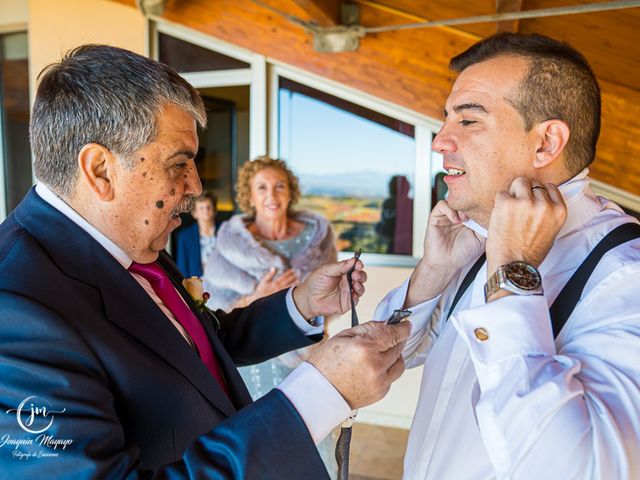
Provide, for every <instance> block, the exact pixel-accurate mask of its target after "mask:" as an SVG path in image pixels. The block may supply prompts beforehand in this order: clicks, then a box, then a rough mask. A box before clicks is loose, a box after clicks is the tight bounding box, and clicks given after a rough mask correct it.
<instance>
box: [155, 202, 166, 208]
mask: <svg viewBox="0 0 640 480" xmlns="http://www.w3.org/2000/svg"><path fill="white" fill-rule="evenodd" d="M156 207H158V208H163V207H164V202H163V201H162V200H158V201H157V202H156Z"/></svg>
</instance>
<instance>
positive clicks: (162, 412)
mask: <svg viewBox="0 0 640 480" xmlns="http://www.w3.org/2000/svg"><path fill="white" fill-rule="evenodd" d="M205 119H206V116H205V112H204V106H203V104H202V100H201V99H200V97H199V95H198V93H197V91H196V90H195V89H194V88H193V87H192V86H190V85H189V84H188V83H187V82H186V81H185V80H184V79H182V78H181V77H180V76H179V75H178V74H176V73H175V72H173V71H172V70H170V69H169V68H168V67H166V66H164V65H161V64H159V63H157V62H154V61H153V60H150V59H147V58H144V57H141V56H139V55H136V54H134V53H132V52H128V51H126V50H122V49H118V48H115V47H108V46H103V45H102V46H101V45H85V46H82V47H79V48H77V49H75V50H73V51H71V52H69V53H68V54H67V55H66V56H65V57H64V58H63V59H62V61H61V62H60V63H58V64H55V65H51V66H50V67H47V69H46V70H45V71H44V72H43V73H42V75H41V76H40V85H39V87H38V93H37V96H36V100H35V103H34V108H33V114H32V118H31V144H32V150H33V156H34V167H35V173H36V177H37V178H38V180H39V183H38V185H37V186H36V187H35V189H32V190H31V191H30V192H29V193H28V194H27V196H26V197H25V199H24V200H23V202H22V203H21V204H20V206H19V207H18V208H16V210H14V212H12V214H11V215H10V216H9V217H8V218H7V220H6V221H5V222H3V223H2V225H0V378H1V379H2V380H1V381H0V407H1V408H0V436H1V438H2V440H1V441H0V471H1V472H2V476H3V478H9V477H12V478H16V479H17V478H37V477H38V476H41V475H43V474H44V475H46V476H47V477H50V478H74V479H75V478H80V479H84V478H125V477H126V478H150V477H152V476H154V477H156V478H157V477H162V478H172V479H178V478H205V477H206V478H216V479H260V480H266V479H274V480H281V479H285V478H307V479H314V480H315V479H317V480H325V479H328V478H329V476H328V474H327V471H326V469H325V468H324V466H323V464H322V460H321V459H320V456H319V455H318V452H317V450H316V448H315V445H316V444H317V443H318V442H319V441H320V440H322V438H323V437H324V436H326V435H327V434H328V433H329V432H330V431H331V430H332V429H333V428H334V427H335V426H336V425H338V424H340V422H342V421H343V420H344V419H345V418H346V417H347V416H349V414H350V412H351V409H352V408H358V407H359V406H363V405H366V404H369V403H372V402H374V401H376V400H377V399H379V398H381V397H382V396H383V395H384V393H386V391H387V390H388V388H389V385H390V383H391V382H392V381H393V380H394V379H396V378H397V377H398V376H399V375H400V374H401V372H402V370H403V369H404V364H403V361H402V356H401V351H402V346H403V341H404V340H405V339H406V338H407V336H408V334H409V326H408V325H397V326H387V325H383V324H375V323H373V324H372V323H369V324H363V325H360V326H359V327H357V328H354V329H350V330H347V331H345V332H343V333H341V334H339V335H337V336H336V337H334V338H333V339H331V340H329V341H328V342H326V343H324V344H323V345H321V346H319V347H318V349H317V350H316V351H315V352H314V354H313V355H312V356H311V357H310V358H309V360H308V362H304V363H303V364H301V365H300V367H299V368H297V369H296V370H295V371H294V372H292V374H291V375H290V376H289V377H288V378H287V379H286V380H285V382H283V383H282V384H281V385H280V386H279V387H278V388H277V389H274V390H272V391H271V392H270V393H269V394H267V395H266V396H265V397H263V398H262V399H260V400H259V401H257V402H255V403H251V398H250V396H249V392H248V391H247V389H246V387H245V386H244V383H243V382H242V379H241V378H240V376H239V374H238V372H237V370H236V367H235V365H236V364H239V365H242V364H248V363H257V362H261V361H264V360H265V359H267V358H271V357H273V356H276V355H279V354H281V353H284V352H285V351H287V350H291V349H294V348H299V347H302V346H306V345H309V344H311V343H313V342H314V341H318V340H319V339H320V338H321V337H322V335H321V333H322V330H323V328H322V319H321V318H318V316H322V315H328V314H332V313H336V312H344V311H346V310H348V308H349V305H350V299H349V297H350V295H355V296H356V297H359V296H360V295H362V294H363V292H364V287H363V282H364V281H365V280H366V274H365V273H364V272H363V271H362V264H361V263H359V262H356V261H355V260H349V261H346V262H342V263H335V264H328V265H325V266H323V267H321V268H320V269H318V270H316V271H315V272H313V273H312V274H311V275H310V276H309V277H308V280H307V281H305V282H303V283H302V284H300V285H298V286H296V287H294V288H292V289H290V290H288V291H282V292H277V293H275V294H273V295H270V296H268V297H266V298H263V299H261V300H259V301H256V302H254V303H253V304H251V305H249V306H248V307H246V308H243V309H235V310H234V311H232V312H229V313H226V312H222V311H217V312H211V311H209V310H207V309H206V308H205V307H204V305H203V300H205V299H204V297H203V296H202V295H201V294H200V293H197V292H196V294H195V297H194V298H191V297H190V295H192V293H191V292H194V291H196V290H197V289H194V288H190V289H189V290H190V292H189V293H188V292H187V289H185V288H184V286H183V284H182V276H181V275H180V273H179V272H178V269H177V267H176V266H175V265H174V264H173V262H172V261H171V259H170V258H169V257H168V255H167V254H166V252H164V248H165V246H166V243H167V239H168V236H169V234H170V233H171V231H172V230H173V229H175V228H176V227H177V226H178V225H179V224H180V219H179V216H178V214H179V213H180V212H181V211H186V210H187V209H188V208H189V203H190V199H191V197H193V196H196V195H198V194H200V192H201V190H202V187H201V184H200V180H199V178H198V174H197V172H196V166H195V164H194V157H195V152H196V151H197V149H198V137H197V133H196V123H199V124H200V125H201V126H203V125H204V123H205ZM352 268H354V269H355V271H354V272H353V273H350V270H351V269H352ZM346 275H351V277H352V279H353V290H351V289H350V288H349V287H348V283H347V280H346ZM4 447H6V448H4Z"/></svg>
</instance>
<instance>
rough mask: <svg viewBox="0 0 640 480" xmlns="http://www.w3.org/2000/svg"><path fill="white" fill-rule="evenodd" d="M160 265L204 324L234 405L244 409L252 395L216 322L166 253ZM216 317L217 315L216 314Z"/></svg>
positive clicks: (163, 253) (161, 257)
mask: <svg viewBox="0 0 640 480" xmlns="http://www.w3.org/2000/svg"><path fill="white" fill-rule="evenodd" d="M158 261H159V263H160V265H161V266H162V267H163V268H164V269H165V271H166V272H167V275H169V278H170V279H171V281H172V282H173V284H174V286H175V287H176V289H177V290H178V293H180V295H181V296H182V298H183V299H184V300H185V302H186V303H187V305H189V308H190V309H191V311H193V312H194V313H195V315H196V316H197V317H198V319H199V320H200V322H201V323H202V325H203V327H204V329H205V331H206V333H207V336H208V337H209V341H210V343H211V345H212V348H213V351H214V353H215V355H216V358H217V359H218V363H219V364H220V368H221V369H222V373H223V375H224V378H225V380H226V381H227V387H228V389H229V393H230V394H231V396H232V398H233V400H234V403H235V404H236V406H237V407H238V408H242V407H244V406H246V405H248V404H249V403H251V401H252V400H251V395H250V394H249V391H248V390H247V387H246V385H245V384H244V381H243V380H242V377H240V374H239V373H238V369H237V368H236V366H235V364H234V363H233V360H232V359H231V357H230V356H229V354H228V353H227V350H226V349H225V348H224V346H223V345H222V342H221V341H220V338H219V337H218V333H217V328H218V326H217V325H215V323H214V322H215V321H214V322H212V319H211V318H210V317H208V316H207V314H205V313H203V312H201V311H200V310H199V309H198V307H197V305H196V304H195V302H194V301H193V299H192V298H191V295H189V293H188V292H187V290H186V289H185V288H184V286H183V285H182V280H183V276H182V274H181V273H180V271H179V270H178V269H177V268H176V267H175V265H174V263H173V261H172V260H171V258H170V257H169V255H168V254H167V253H165V252H162V253H161V254H160V258H159V259H158ZM214 315H215V314H214Z"/></svg>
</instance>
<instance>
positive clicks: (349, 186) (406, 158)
mask: <svg viewBox="0 0 640 480" xmlns="http://www.w3.org/2000/svg"><path fill="white" fill-rule="evenodd" d="M278 102H279V105H278V112H279V119H278V126H279V147H280V158H282V159H284V160H286V161H287V162H288V163H289V165H290V166H291V167H292V169H293V171H294V172H295V173H296V175H297V176H298V177H299V178H300V183H301V189H302V199H301V202H300V207H301V208H308V209H310V210H314V211H316V212H318V213H321V214H323V215H324V216H325V217H327V218H328V219H329V220H330V221H331V223H332V225H333V228H334V230H335V233H336V237H337V247H338V250H347V251H353V250H357V249H362V250H363V252H368V253H385V254H401V255H411V253H412V247H413V238H412V236H413V197H414V195H413V185H414V182H415V148H416V146H415V138H414V136H415V128H414V126H413V125H411V124H408V123H405V122H402V121H400V120H398V119H395V118H392V117H389V116H387V115H383V114H381V113H379V112H376V111H373V110H370V109H367V108H364V107H362V106H359V105H356V104H353V103H351V102H348V101H346V100H343V99H340V98H338V97H335V96H332V95H329V94H327V93H324V92H322V91H319V90H316V89H313V88H311V87H308V86H305V85H302V84H300V83H297V82H294V81H292V80H289V79H287V78H284V77H280V80H279V89H278Z"/></svg>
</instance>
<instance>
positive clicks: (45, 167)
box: [30, 45, 207, 198]
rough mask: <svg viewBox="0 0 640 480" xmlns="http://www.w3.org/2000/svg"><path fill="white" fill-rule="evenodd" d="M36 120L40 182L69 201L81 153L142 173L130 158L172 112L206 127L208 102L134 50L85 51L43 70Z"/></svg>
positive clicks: (90, 48) (81, 49) (34, 137)
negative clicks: (110, 156)
mask: <svg viewBox="0 0 640 480" xmlns="http://www.w3.org/2000/svg"><path fill="white" fill-rule="evenodd" d="M38 78H39V79H40V84H39V86H38V93H37V95H36V100H35V103H34V105H33V112H32V114H31V125H30V135H31V150H32V152H33V156H34V170H35V175H36V177H37V178H38V180H40V181H42V182H43V183H45V184H46V185H47V186H48V187H49V188H51V189H52V190H53V191H54V192H56V193H57V194H58V195H60V196H62V197H63V198H66V197H69V196H71V195H72V193H73V191H74V189H75V185H76V181H77V178H78V161H77V158H78V153H79V152H80V150H81V149H82V147H83V146H84V145H86V144H88V143H98V144H100V145H103V146H104V147H106V148H108V149H109V150H110V151H111V152H113V153H114V154H115V155H117V156H118V158H119V159H120V160H121V161H124V162H125V165H126V166H127V167H128V168H133V167H134V166H135V165H136V163H137V162H136V160H134V159H133V158H132V154H133V153H134V152H136V151H137V150H139V149H140V148H142V147H143V146H144V145H147V144H148V143H150V142H152V141H154V140H155V138H156V135H157V120H158V115H159V114H160V112H162V110H163V108H164V107H165V106H166V105H167V104H174V105H176V106H178V107H180V108H182V109H184V110H185V111H186V112H188V113H189V114H191V115H192V116H193V118H194V119H195V120H196V121H197V123H198V125H199V126H201V127H204V126H205V125H206V123H207V118H206V113H205V109H204V104H203V103H202V99H201V98H200V95H199V94H198V92H197V90H195V89H194V88H193V87H192V86H191V85H190V84H189V83H188V82H187V81H186V80H184V79H183V78H182V77H180V75H178V74H177V73H176V72H174V71H173V70H171V69H170V68H169V67H167V66H166V65H163V64H161V63H158V62H155V61H153V60H151V59H149V58H146V57H143V56H141V55H137V54H135V53H133V52H130V51H128V50H123V49H121V48H116V47H111V46H107V45H83V46H80V47H78V48H75V49H73V50H71V51H69V52H68V53H67V54H66V55H65V56H64V57H63V58H62V60H61V61H60V62H59V63H54V64H52V65H49V66H48V67H45V68H44V69H43V70H42V72H40V75H39V76H38Z"/></svg>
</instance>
